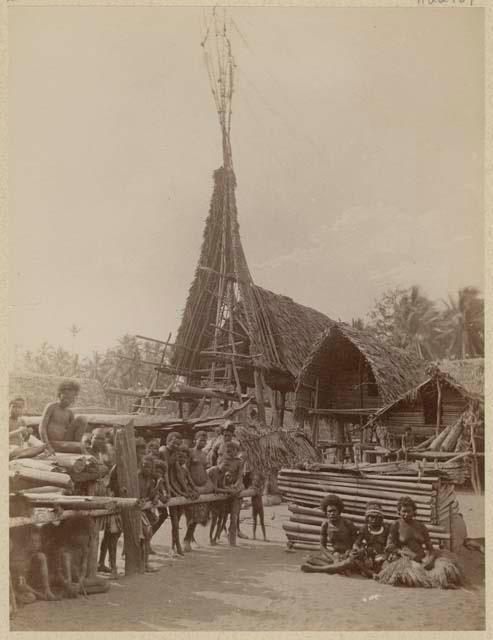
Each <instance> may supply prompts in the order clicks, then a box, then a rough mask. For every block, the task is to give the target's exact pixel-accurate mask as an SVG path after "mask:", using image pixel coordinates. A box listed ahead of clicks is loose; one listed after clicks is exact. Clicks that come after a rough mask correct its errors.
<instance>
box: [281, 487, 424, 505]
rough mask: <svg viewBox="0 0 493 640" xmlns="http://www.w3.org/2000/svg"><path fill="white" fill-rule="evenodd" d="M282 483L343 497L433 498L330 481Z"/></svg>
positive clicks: (417, 500) (421, 500)
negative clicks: (337, 483)
mask: <svg viewBox="0 0 493 640" xmlns="http://www.w3.org/2000/svg"><path fill="white" fill-rule="evenodd" d="M282 485H283V486H288V487H298V488H300V489H304V488H306V489H311V490H314V491H321V492H323V493H336V494H341V497H342V496H343V495H348V496H351V497H356V496H363V497H366V498H368V499H370V498H371V499H372V500H373V499H375V500H381V499H387V500H391V501H395V502H397V500H398V499H399V497H400V495H401V494H404V495H406V496H409V497H410V498H412V499H413V500H414V501H415V502H416V503H417V504H423V505H427V504H430V500H431V496H430V495H424V494H417V493H411V492H409V491H406V492H402V491H399V492H395V493H394V492H391V491H384V490H383V489H381V488H380V487H375V488H369V489H364V488H362V487H360V486H358V487H346V486H344V485H335V484H328V483H317V484H312V483H310V484H309V483H306V482H293V481H289V482H286V481H282Z"/></svg>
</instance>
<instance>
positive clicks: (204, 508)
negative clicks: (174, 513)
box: [185, 502, 211, 527]
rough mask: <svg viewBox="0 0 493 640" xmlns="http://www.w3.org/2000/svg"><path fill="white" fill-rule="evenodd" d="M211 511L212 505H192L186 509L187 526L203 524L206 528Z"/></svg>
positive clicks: (203, 503)
mask: <svg viewBox="0 0 493 640" xmlns="http://www.w3.org/2000/svg"><path fill="white" fill-rule="evenodd" d="M210 511H211V509H210V505H209V504H207V503H205V502H202V503H198V504H192V505H190V506H188V507H186V510H185V515H186V518H187V525H190V524H201V525H202V526H203V527H205V525H206V524H207V523H208V522H209V517H210Z"/></svg>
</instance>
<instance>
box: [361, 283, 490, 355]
mask: <svg viewBox="0 0 493 640" xmlns="http://www.w3.org/2000/svg"><path fill="white" fill-rule="evenodd" d="M368 319H369V322H368V325H367V328H368V329H370V330H371V331H373V332H374V333H375V335H376V336H377V337H379V338H380V339H381V340H384V341H385V342H388V343H389V344H392V345H393V346H396V347H400V348H402V349H408V350H410V351H412V352H413V353H415V354H416V355H417V356H418V357H419V358H422V359H425V360H437V359H441V358H445V357H447V358H454V359H463V358H471V357H477V356H483V355H484V300H483V298H482V296H481V293H480V291H479V290H478V289H476V288H474V287H466V288H464V289H461V290H460V291H459V292H458V294H457V296H456V297H455V298H454V297H452V296H451V297H449V300H448V302H443V301H435V300H430V299H429V298H428V297H427V296H426V295H424V294H423V293H422V291H421V290H420V288H419V287H418V286H413V287H410V288H409V289H401V288H395V289H389V290H388V291H386V292H385V293H383V294H382V296H381V297H380V298H379V299H378V300H376V301H375V305H374V307H373V309H372V310H371V311H370V313H369V314H368Z"/></svg>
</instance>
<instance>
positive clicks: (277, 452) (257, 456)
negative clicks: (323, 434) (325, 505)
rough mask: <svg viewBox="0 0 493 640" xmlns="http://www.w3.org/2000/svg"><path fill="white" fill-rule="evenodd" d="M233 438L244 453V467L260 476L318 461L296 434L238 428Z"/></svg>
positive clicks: (253, 428) (312, 451)
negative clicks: (245, 465)
mask: <svg viewBox="0 0 493 640" xmlns="http://www.w3.org/2000/svg"><path fill="white" fill-rule="evenodd" d="M235 436H236V438H237V439H238V441H239V442H240V445H241V448H242V449H243V451H244V452H245V460H246V463H247V467H248V468H249V469H250V470H252V471H259V472H261V473H263V474H264V475H265V474H267V473H268V472H269V471H272V470H275V469H280V468H282V467H284V466H295V465H301V464H305V463H308V462H318V461H319V453H318V451H317V450H316V449H315V448H314V447H313V446H312V445H311V443H310V442H309V441H308V440H307V438H306V437H305V436H304V435H303V434H302V433H300V432H297V431H285V430H283V429H276V430H274V431H269V430H267V429H260V428H259V427H252V426H249V427H242V426H239V427H237V428H236V432H235Z"/></svg>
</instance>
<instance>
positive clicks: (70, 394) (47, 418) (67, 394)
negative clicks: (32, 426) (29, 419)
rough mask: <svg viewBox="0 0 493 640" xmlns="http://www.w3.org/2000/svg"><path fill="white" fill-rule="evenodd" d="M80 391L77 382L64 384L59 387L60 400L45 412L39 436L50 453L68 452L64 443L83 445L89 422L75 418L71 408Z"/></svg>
mask: <svg viewBox="0 0 493 640" xmlns="http://www.w3.org/2000/svg"><path fill="white" fill-rule="evenodd" d="M79 389H80V387H79V385H78V384H77V383H76V382H73V381H71V380H68V381H67V382H62V383H61V384H60V385H59V387H58V400H57V401H55V402H50V403H49V404H48V405H46V407H45V409H44V411H43V415H42V417H41V423H40V425H39V435H40V436H41V440H42V441H43V442H45V443H46V444H47V445H48V451H49V452H50V453H54V452H55V451H64V450H66V449H65V448H64V446H63V443H66V442H73V443H81V441H82V436H83V435H84V433H85V431H86V428H87V422H86V420H85V419H84V418H82V417H78V418H75V417H74V414H73V413H72V411H71V410H70V408H69V407H70V406H71V405H73V404H74V402H75V399H76V397H77V394H78V393H79ZM81 450H82V443H81Z"/></svg>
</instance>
